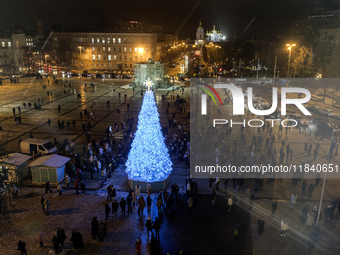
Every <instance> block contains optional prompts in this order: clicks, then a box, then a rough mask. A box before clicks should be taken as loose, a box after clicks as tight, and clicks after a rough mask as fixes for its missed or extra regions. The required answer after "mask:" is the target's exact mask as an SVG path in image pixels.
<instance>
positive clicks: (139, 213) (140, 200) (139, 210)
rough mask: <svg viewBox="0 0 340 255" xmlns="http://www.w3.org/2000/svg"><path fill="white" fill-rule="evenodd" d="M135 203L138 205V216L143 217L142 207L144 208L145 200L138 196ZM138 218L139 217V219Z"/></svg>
mask: <svg viewBox="0 0 340 255" xmlns="http://www.w3.org/2000/svg"><path fill="white" fill-rule="evenodd" d="M137 205H139V206H138V216H139V217H140V216H142V217H144V215H143V214H144V208H145V200H144V198H143V196H140V197H139V199H138V202H137ZM139 220H140V219H139Z"/></svg>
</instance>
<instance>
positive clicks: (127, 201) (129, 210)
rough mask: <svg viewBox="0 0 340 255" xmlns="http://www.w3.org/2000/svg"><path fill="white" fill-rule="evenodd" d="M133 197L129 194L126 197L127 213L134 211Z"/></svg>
mask: <svg viewBox="0 0 340 255" xmlns="http://www.w3.org/2000/svg"><path fill="white" fill-rule="evenodd" d="M131 203H132V197H131V195H128V196H127V198H126V204H127V207H128V211H127V213H128V214H130V213H132V204H131Z"/></svg>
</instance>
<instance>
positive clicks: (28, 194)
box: [19, 192, 41, 198]
mask: <svg viewBox="0 0 340 255" xmlns="http://www.w3.org/2000/svg"><path fill="white" fill-rule="evenodd" d="M38 196H41V194H39V193H35V192H31V193H27V194H24V195H20V196H19V197H20V198H30V197H38Z"/></svg>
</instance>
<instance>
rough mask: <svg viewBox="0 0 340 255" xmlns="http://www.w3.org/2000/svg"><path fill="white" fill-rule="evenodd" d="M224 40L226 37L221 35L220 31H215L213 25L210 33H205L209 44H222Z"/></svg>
mask: <svg viewBox="0 0 340 255" xmlns="http://www.w3.org/2000/svg"><path fill="white" fill-rule="evenodd" d="M225 40H226V37H225V36H224V35H223V34H222V32H221V31H217V30H216V27H215V25H214V27H213V29H212V31H210V32H209V31H207V41H209V42H223V41H225Z"/></svg>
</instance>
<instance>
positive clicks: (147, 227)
mask: <svg viewBox="0 0 340 255" xmlns="http://www.w3.org/2000/svg"><path fill="white" fill-rule="evenodd" d="M145 226H146V232H147V234H148V242H149V236H150V232H151V234H153V233H152V222H151V218H150V217H148V219H147V220H146V223H145Z"/></svg>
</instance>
